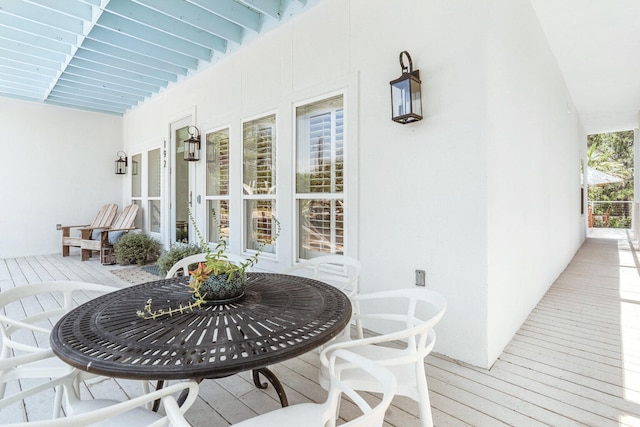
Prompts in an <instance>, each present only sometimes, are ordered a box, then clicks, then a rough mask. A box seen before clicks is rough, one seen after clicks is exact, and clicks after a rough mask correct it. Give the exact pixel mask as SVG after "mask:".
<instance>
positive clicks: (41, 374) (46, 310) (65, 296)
mask: <svg viewBox="0 0 640 427" xmlns="http://www.w3.org/2000/svg"><path fill="white" fill-rule="evenodd" d="M116 289H117V288H113V287H110V286H104V285H98V284H94V283H84V282H72V281H53V282H41V283H34V284H28V285H21V286H17V287H15V288H11V289H7V290H5V291H2V292H0V346H1V349H0V408H1V407H2V406H3V405H8V404H11V402H15V401H18V400H22V399H24V397H25V396H27V395H29V394H30V393H33V392H37V391H40V390H41V387H42V385H38V384H37V382H34V381H35V380H32V381H30V382H24V383H22V384H21V387H20V390H19V391H18V392H16V393H12V394H11V395H10V396H5V392H6V391H7V389H8V388H9V389H10V390H15V384H17V381H18V380H19V378H20V377H28V378H32V379H35V378H41V379H42V378H52V377H59V376H61V375H64V374H65V373H67V372H69V371H70V369H71V367H70V366H68V365H66V364H64V363H62V361H61V360H59V359H58V358H57V357H55V356H54V354H53V352H52V351H51V349H50V344H49V335H50V333H51V328H52V327H53V325H54V323H55V322H56V321H57V320H58V319H59V318H60V317H61V316H62V315H64V314H65V313H67V312H68V311H70V310H71V309H72V308H73V307H75V306H77V305H78V304H81V303H83V302H85V301H88V300H89V299H91V298H93V297H95V296H97V295H99V294H104V293H107V292H112V291H114V290H116ZM27 384H29V385H28V386H27ZM8 385H9V387H8ZM56 410H57V408H56V407H55V404H54V415H55V411H56Z"/></svg>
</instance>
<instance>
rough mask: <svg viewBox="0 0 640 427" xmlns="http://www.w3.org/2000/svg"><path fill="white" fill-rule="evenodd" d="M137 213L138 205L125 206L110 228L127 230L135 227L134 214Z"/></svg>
mask: <svg viewBox="0 0 640 427" xmlns="http://www.w3.org/2000/svg"><path fill="white" fill-rule="evenodd" d="M137 214H138V205H136V204H131V205H129V206H126V207H125V208H124V209H123V210H122V212H120V214H119V215H118V217H117V218H116V220H115V221H113V224H111V228H112V229H114V230H127V229H130V228H134V227H135V225H134V224H135V220H136V215H137Z"/></svg>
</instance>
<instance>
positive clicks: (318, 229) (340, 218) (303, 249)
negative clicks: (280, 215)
mask: <svg viewBox="0 0 640 427" xmlns="http://www.w3.org/2000/svg"><path fill="white" fill-rule="evenodd" d="M298 218H299V224H300V229H299V230H298V234H299V236H300V238H299V246H298V256H299V257H300V258H302V259H310V258H313V257H316V256H320V255H327V254H337V255H342V254H344V210H343V204H342V200H326V199H325V200H322V199H314V200H299V201H298Z"/></svg>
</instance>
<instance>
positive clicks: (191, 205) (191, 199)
mask: <svg viewBox="0 0 640 427" xmlns="http://www.w3.org/2000/svg"><path fill="white" fill-rule="evenodd" d="M189 207H190V208H192V207H193V191H189Z"/></svg>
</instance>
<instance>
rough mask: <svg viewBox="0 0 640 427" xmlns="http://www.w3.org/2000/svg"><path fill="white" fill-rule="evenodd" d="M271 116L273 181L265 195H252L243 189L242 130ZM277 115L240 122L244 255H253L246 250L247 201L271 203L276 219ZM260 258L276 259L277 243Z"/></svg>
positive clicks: (243, 151)
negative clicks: (247, 125)
mask: <svg viewBox="0 0 640 427" xmlns="http://www.w3.org/2000/svg"><path fill="white" fill-rule="evenodd" d="M272 116H273V125H272V126H271V129H272V141H271V157H272V170H273V175H274V176H273V179H272V184H273V185H272V187H271V188H269V189H268V190H267V192H266V193H259V194H252V193H251V187H248V188H247V187H245V176H244V161H245V148H244V147H245V139H244V128H245V125H246V124H247V123H250V122H255V121H260V120H263V119H267V118H270V117H272ZM278 134H279V133H278V113H277V111H271V112H266V113H264V114H260V115H257V116H254V117H250V118H246V119H243V120H242V121H241V124H240V135H241V140H240V146H241V156H240V159H241V162H242V164H241V171H240V174H241V182H242V187H243V188H241V205H242V216H241V218H242V250H243V252H244V253H255V252H256V250H255V249H250V248H248V244H247V243H248V240H249V237H248V236H249V234H250V233H251V230H249V229H248V227H247V224H248V223H249V219H248V215H249V214H250V213H249V212H247V203H246V202H247V201H249V200H268V201H270V202H271V212H272V214H273V215H275V216H276V217H277V201H276V188H277V179H278V171H277V161H276V159H277V145H278ZM271 227H272V229H271V235H272V236H273V235H274V233H275V231H276V230H275V223H274V222H273V221H271ZM261 258H267V259H276V258H277V243H273V244H267V245H265V246H264V247H263V249H262V255H261Z"/></svg>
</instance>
